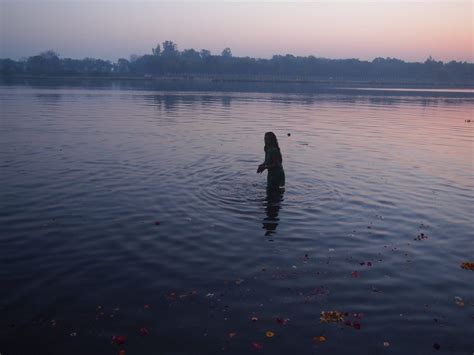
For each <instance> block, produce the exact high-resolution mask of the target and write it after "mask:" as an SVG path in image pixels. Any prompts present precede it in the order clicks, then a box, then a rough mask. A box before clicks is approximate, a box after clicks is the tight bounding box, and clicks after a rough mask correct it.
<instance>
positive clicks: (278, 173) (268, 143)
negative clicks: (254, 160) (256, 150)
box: [257, 132, 285, 190]
mask: <svg viewBox="0 0 474 355" xmlns="http://www.w3.org/2000/svg"><path fill="white" fill-rule="evenodd" d="M264 140H265V148H264V150H265V161H264V162H263V163H262V164H260V165H259V166H258V168H257V173H263V171H264V170H265V169H268V175H267V190H278V189H280V188H283V187H284V186H285V171H284V170H283V165H282V163H283V158H282V156H281V152H280V147H279V146H278V140H277V137H276V136H275V134H274V133H273V132H267V133H265V138H264Z"/></svg>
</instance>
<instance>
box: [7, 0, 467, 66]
mask: <svg viewBox="0 0 474 355" xmlns="http://www.w3.org/2000/svg"><path fill="white" fill-rule="evenodd" d="M472 4H473V2H472V1H470V0H467V1H466V0H462V1H457V0H445V1H425V0H421V1H417V2H414V1H408V0H399V1H395V0H378V1H375V0H364V1H359V0H347V1H338V0H332V1H329V0H319V1H318V0H314V1H311V2H309V1H302V2H298V1H289V0H288V1H277V2H268V1H264V0H260V1H259V0H254V1H252V2H250V1H241V2H229V1H226V0H221V1H220V2H219V3H217V2H199V1H189V0H188V1H177V2H176V1H175V2H165V1H140V0H135V1H132V0H129V1H123V0H122V1H114V0H83V1H80V0H62V1H59V0H50V1H45V0H34V1H33V0H29V1H25V0H15V1H13V0H0V6H1V8H0V16H1V18H0V30H1V31H0V57H11V58H15V59H18V58H20V57H26V56H30V55H34V54H37V53H39V52H41V51H43V50H45V49H49V48H51V49H54V50H56V51H58V52H59V53H60V54H61V56H63V57H73V58H83V57H85V56H90V57H99V58H105V59H111V60H117V59H118V58H120V57H125V58H128V57H129V56H130V54H139V55H141V54H146V53H150V52H151V48H152V47H153V46H154V45H155V44H156V43H157V42H163V41H164V40H168V39H170V40H173V41H174V42H176V43H177V44H178V47H179V49H180V50H182V49H185V48H195V49H201V48H206V49H209V50H211V52H212V53H214V54H218V53H220V52H221V51H222V49H223V48H225V47H230V48H231V49H232V51H233V53H234V55H235V56H251V57H263V58H269V57H271V56H272V55H273V54H286V53H291V54H294V55H302V56H306V55H314V56H316V57H327V58H360V59H368V60H372V59H373V58H375V57H396V58H400V59H404V60H407V61H424V60H425V59H426V58H427V57H428V56H430V55H431V56H433V57H434V58H435V59H438V60H443V61H449V60H461V61H469V62H473V61H474V50H473V17H474V14H473V5H472Z"/></svg>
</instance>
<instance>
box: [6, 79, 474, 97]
mask: <svg viewBox="0 0 474 355" xmlns="http://www.w3.org/2000/svg"><path fill="white" fill-rule="evenodd" d="M0 84H2V85H27V86H33V87H68V86H70V87H92V88H122V89H136V90H158V91H221V92H286V93H351V94H353V93H354V92H359V93H360V94H375V95H377V94H385V93H386V90H389V91H390V92H391V93H392V94H393V95H410V94H412V93H415V94H416V95H417V96H420V95H421V96H425V95H428V96H437V95H443V96H446V95H447V96H452V95H455V96H459V95H461V96H463V97H465V96H467V97H473V96H474V85H472V84H469V83H450V84H446V83H430V82H419V81H410V80H400V81H388V80H380V81H379V80H365V81H363V80H343V79H334V78H305V77H290V76H235V75H212V76H211V75H209V76H194V75H173V76H172V75H170V76H160V77H153V76H144V77H139V76H32V75H22V76H3V77H0ZM394 89H396V90H394Z"/></svg>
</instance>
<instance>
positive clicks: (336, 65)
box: [0, 41, 474, 88]
mask: <svg viewBox="0 0 474 355" xmlns="http://www.w3.org/2000/svg"><path fill="white" fill-rule="evenodd" d="M44 79H47V80H63V81H64V80H67V81H75V80H89V81H97V80H100V81H111V80H115V81H129V82H130V81H140V82H144V83H145V82H146V83H167V82H181V83H188V84H189V83H193V82H194V83H196V82H199V83H200V84H203V83H206V82H207V83H214V84H254V85H259V84H264V85H273V84H277V85H280V84H284V85H300V86H318V87H326V86H342V87H357V86H362V87H394V86H397V87H418V88H420V87H421V88H427V87H430V88H449V87H451V88H474V63H468V62H457V61H450V62H448V63H443V62H441V61H437V60H435V59H433V58H432V57H431V56H430V57H429V58H428V59H426V61H424V62H423V63H420V62H405V61H403V60H400V59H396V58H375V59H373V60H372V61H364V60H359V59H354V58H351V59H327V58H318V57H315V56H307V57H301V56H294V55H291V54H286V55H274V56H273V57H272V58H270V59H262V58H251V57H234V56H233V55H232V51H231V49H230V48H225V49H224V50H223V51H222V53H221V54H219V55H213V54H211V52H210V51H209V50H206V49H201V50H200V51H197V50H195V49H185V50H183V51H179V50H178V47H177V45H176V44H175V43H174V42H172V41H164V42H163V43H162V45H160V44H157V45H156V47H155V48H152V50H151V54H145V55H142V56H138V55H131V56H130V59H124V58H120V59H118V60H117V62H111V61H109V60H102V59H95V58H84V59H71V58H60V55H59V54H58V53H57V52H55V51H53V50H47V51H44V52H42V53H40V54H38V55H35V56H31V57H28V58H25V59H21V60H18V61H15V60H12V59H9V58H6V59H0V80H1V81H3V82H8V81H11V80H35V81H38V80H44Z"/></svg>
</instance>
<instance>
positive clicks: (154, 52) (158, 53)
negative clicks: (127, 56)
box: [151, 43, 161, 55]
mask: <svg viewBox="0 0 474 355" xmlns="http://www.w3.org/2000/svg"><path fill="white" fill-rule="evenodd" d="M151 52H152V53H153V55H160V52H161V47H160V44H159V43H158V44H157V45H156V47H155V48H152V49H151Z"/></svg>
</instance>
